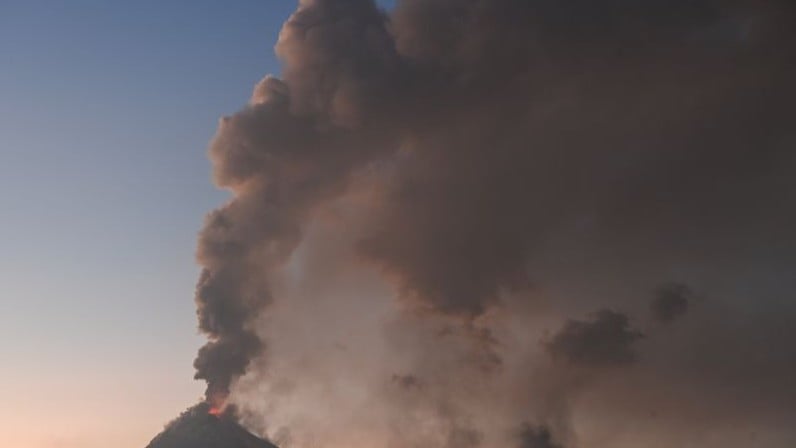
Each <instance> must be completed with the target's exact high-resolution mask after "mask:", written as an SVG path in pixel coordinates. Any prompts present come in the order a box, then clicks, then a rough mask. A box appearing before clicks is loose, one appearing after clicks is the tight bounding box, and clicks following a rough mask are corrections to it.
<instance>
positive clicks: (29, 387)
mask: <svg viewBox="0 0 796 448" xmlns="http://www.w3.org/2000/svg"><path fill="white" fill-rule="evenodd" d="M294 8H295V3H294V2H291V1H283V0H262V1H253V0H247V1H235V2H221V1H204V0H202V1H187V0H185V1H154V0H143V1H136V2H110V1H104V0H93V1H92V0H70V1H68V2H66V1H59V0H51V1H39V0H2V1H0V67H2V69H0V210H2V220H0V230H1V231H0V285H2V289H0V360H2V361H1V362H0V378H2V379H3V381H2V382H0V394H2V395H3V396H4V397H7V398H8V399H9V400H10V402H11V403H10V404H11V406H5V407H3V408H0V421H4V422H7V423H9V424H10V426H13V428H14V429H12V430H11V432H10V433H9V434H7V436H6V440H5V441H4V442H5V443H4V444H8V446H15V447H16V448H32V447H36V448H38V447H42V448H44V447H47V448H49V447H81V448H93V447H99V446H103V447H104V446H107V443H108V438H109V437H113V438H114V439H113V440H114V442H113V445H114V446H119V447H123V448H124V447H131V448H132V447H140V446H143V445H144V444H145V443H146V442H147V441H148V439H149V437H151V436H152V435H154V434H155V433H156V432H157V431H158V430H159V429H160V427H161V425H162V424H163V423H164V422H165V421H166V420H167V419H169V418H171V417H173V416H175V414H176V412H178V411H179V410H181V409H183V408H185V407H187V406H188V405H190V404H191V403H192V401H194V400H195V399H196V398H198V397H199V395H200V393H201V391H202V385H201V384H199V383H196V382H194V381H192V380H191V375H192V373H193V371H192V367H191V362H192V359H193V356H194V354H195V350H196V348H197V347H198V346H199V345H200V344H201V342H202V340H201V338H199V337H198V336H197V335H196V330H195V326H196V322H195V315H194V307H193V298H192V295H193V287H194V281H195V278H196V273H197V268H196V265H195V263H194V259H193V253H194V247H195V237H196V232H197V231H198V229H199V227H200V225H201V221H202V217H203V216H204V214H205V213H206V212H207V211H209V210H210V209H212V208H213V207H215V206H217V205H218V204H220V203H221V202H223V200H224V198H225V193H223V192H219V191H217V190H215V189H214V187H213V186H212V185H211V183H210V180H209V179H210V166H209V163H208V162H207V158H206V156H205V150H206V147H207V142H208V140H209V139H210V138H211V136H212V135H213V133H214V131H215V127H216V123H217V121H218V118H219V117H220V116H221V115H223V114H229V113H232V112H234V111H235V110H237V109H238V108H239V107H240V106H241V105H242V104H244V103H245V102H246V100H247V98H248V96H249V92H250V90H251V87H252V86H253V85H254V83H255V82H256V81H257V80H259V79H260V78H261V77H262V76H263V75H265V74H266V73H278V71H279V68H278V62H277V61H276V60H275V58H274V56H273V45H274V43H275V42H276V39H277V34H278V31H279V28H280V26H281V23H282V22H283V21H284V19H285V18H286V17H287V16H288V15H289V14H290V12H291V11H292V10H293V9H294ZM9 397H10V398H9ZM42 421H46V422H51V424H50V423H48V424H47V425H42V424H41V422H42ZM3 431H4V432H7V430H6V429H5V428H4V430H3Z"/></svg>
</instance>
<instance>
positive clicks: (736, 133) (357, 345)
mask: <svg viewBox="0 0 796 448" xmlns="http://www.w3.org/2000/svg"><path fill="white" fill-rule="evenodd" d="M794 25H796V7H794V4H793V3H792V2H788V1H784V0H781V1H780V0H755V1H751V0H688V1H686V0H670V1H666V2H664V1H658V0H633V1H631V0H603V1H594V0H538V1H528V0H399V1H398V2H397V3H396V5H395V7H394V8H393V9H392V10H390V11H384V10H381V9H380V8H379V7H378V6H377V5H376V4H375V3H374V2H373V1H371V0H302V1H300V2H299V5H298V9H297V11H296V12H295V13H294V14H293V15H292V16H291V17H290V18H289V19H288V20H287V21H286V23H285V25H284V27H283V29H282V32H281V33H280V37H279V41H278V43H277V44H276V48H275V51H276V54H277V55H278V56H279V58H280V59H281V61H282V63H283V67H282V73H281V76H280V77H275V76H268V77H266V78H264V79H263V80H262V81H261V82H260V83H259V84H257V86H256V87H255V89H254V92H253V93H252V97H251V100H250V102H249V104H247V105H246V106H245V107H244V108H243V109H242V110H241V111H239V112H237V113H236V114H234V115H232V116H229V117H225V118H223V119H222V120H221V122H220V124H219V128H218V132H217V134H216V136H215V138H214V139H213V141H212V143H211V145H210V158H211V160H212V162H213V167H214V179H215V182H216V184H217V185H218V186H219V187H221V188H224V189H227V190H229V191H230V192H231V194H232V197H231V199H230V200H229V202H228V203H226V204H225V205H223V206H222V207H221V208H219V209H218V210H216V211H214V212H212V213H211V214H210V215H209V216H208V218H207V219H206V222H205V227H204V229H203V230H202V232H201V234H200V238H199V247H198V251H197V254H198V255H197V257H198V260H199V263H200V265H201V267H202V274H201V276H200V279H199V282H198V285H197V292H196V302H197V307H198V316H199V327H200V329H201V331H202V332H203V333H205V334H206V335H207V336H208V343H207V345H206V346H205V347H203V348H202V349H200V351H199V355H198V357H197V359H196V362H195V366H196V368H197V373H196V377H197V378H199V379H203V380H206V381H207V383H208V389H207V399H208V401H209V402H211V403H220V402H225V401H227V400H229V401H231V402H234V403H235V404H237V405H238V406H240V408H241V412H242V415H245V416H247V417H246V419H247V421H252V422H254V421H255V420H257V419H258V418H259V420H260V421H259V422H254V423H252V425H253V426H257V427H258V428H261V429H262V432H263V433H265V434H270V435H273V434H283V435H284V434H289V437H287V436H286V437H285V440H290V443H291V444H293V445H295V446H296V447H299V448H304V447H307V446H318V445H322V446H329V447H334V446H351V445H357V444H358V445H361V446H387V447H393V446H427V447H445V446H451V444H457V445H462V444H464V445H468V446H473V447H476V446H480V447H486V448H488V447H494V446H505V443H506V440H507V438H510V437H511V436H512V434H513V433H512V432H511V431H507V430H506V429H505V428H508V427H510V426H511V425H516V423H517V422H522V421H528V422H553V423H555V424H554V425H552V426H551V427H550V428H551V429H544V428H547V427H538V428H537V427H529V428H530V432H529V433H528V434H529V435H528V437H527V440H528V441H527V442H522V443H524V445H522V446H551V447H556V446H559V445H562V446H590V447H601V446H611V447H619V448H621V447H626V446H638V445H644V446H648V447H651V448H658V447H661V448H662V447H669V446H686V445H689V444H690V445H695V444H696V445H699V446H705V447H719V446H721V447H722V448H727V447H735V446H745V445H744V444H748V442H750V439H749V437H751V436H750V434H752V433H755V434H758V435H759V434H762V433H764V434H766V435H765V440H762V441H761V440H758V439H755V440H757V442H759V444H762V445H765V446H770V447H783V448H784V447H788V446H793V444H794V443H796V432H794V431H793V429H792V428H793V427H796V425H794V424H793V423H794V422H796V415H794V413H793V409H796V396H794V394H792V393H790V391H792V390H796V388H794V387H793V386H794V385H793V378H796V362H794V359H796V357H794V356H796V353H794V350H793V348H792V347H791V345H792V344H783V343H781V341H787V340H791V339H792V338H793V337H794V336H796V334H794V330H793V329H792V328H793V325H790V323H792V321H793V319H794V318H795V317H796V308H795V307H794V306H793V304H792V301H791V300H789V299H788V298H789V297H790V296H792V292H793V290H794V288H796V284H794V282H793V281H792V278H793V276H792V272H793V269H794V268H796V239H794V238H793V237H792V233H793V228H794V226H796V207H795V206H794V204H796V176H793V173H794V172H796V155H795V154H796V152H794V150H793V149H794V146H795V145H796V134H795V133H794V131H793V124H792V118H791V117H792V108H793V104H794V103H795V100H796V87H794V86H795V85H794V82H793V79H796V64H794V63H793V58H792V54H793V53H794V51H795V50H796V32H794V30H796V26H794ZM671 278H677V279H682V282H683V283H682V284H668V285H667V286H665V287H663V288H662V289H660V290H659V292H658V294H657V296H656V297H655V299H654V300H653V302H652V304H651V305H649V306H650V307H651V308H645V309H643V310H641V312H642V313H651V315H652V318H653V320H654V321H655V322H658V323H666V322H672V321H674V320H678V322H677V325H669V326H667V327H666V331H657V330H656V329H650V330H647V329H645V330H644V334H645V336H644V337H643V338H642V337H641V336H642V335H641V332H640V331H639V330H636V329H634V325H632V324H631V316H638V315H639V314H638V313H637V312H638V311H639V310H638V309H637V305H638V303H639V300H638V298H639V297H647V295H646V294H647V293H646V292H647V291H649V290H650V289H651V288H652V287H654V286H655V285H659V284H661V281H663V280H666V279H671ZM686 284H687V285H689V286H688V287H686V286H684V285H686ZM691 288H693V290H695V291H700V293H701V292H702V291H705V293H706V294H707V295H709V296H710V297H711V298H715V299H711V301H710V303H709V304H708V303H706V304H705V305H704V306H700V307H691V306H690V304H691V302H692V297H693V293H692V292H691V291H692V289H691ZM644 305H645V306H647V305H648V302H647V301H644ZM593 310H601V311H598V312H597V313H595V314H592V315H590V316H589V317H588V318H586V319H581V318H577V316H584V315H586V314H587V313H589V312H592V311H593ZM610 310H622V312H617V311H610ZM686 312H687V313H688V318H687V319H680V317H682V316H683V315H685V313H686ZM573 316H576V317H573ZM556 329H558V330H556ZM550 331H554V333H552V336H549V335H550V334H551V333H550ZM546 335H547V336H546ZM727 341H732V343H728V342H727ZM778 341H779V342H778ZM540 342H541V343H540ZM731 346H732V347H733V348H732V349H731V348H730V347H731ZM562 361H563V362H562ZM598 366H610V367H611V368H610V369H594V368H591V367H598ZM573 367H585V368H574V369H573ZM631 367H632V368H631ZM695 397H698V399H695ZM739 421H743V422H744V425H739V424H737V423H738V422H739ZM545 431H548V432H545ZM755 437H760V436H755ZM319 441H321V442H319ZM757 442H755V443H757ZM514 443H515V444H516V443H517V441H516V440H515V441H514ZM534 444H535V445H534ZM545 444H547V445H545Z"/></svg>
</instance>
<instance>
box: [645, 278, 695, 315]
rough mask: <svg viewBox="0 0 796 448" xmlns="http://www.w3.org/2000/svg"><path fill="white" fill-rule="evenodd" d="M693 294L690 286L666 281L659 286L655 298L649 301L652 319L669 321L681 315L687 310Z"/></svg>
mask: <svg viewBox="0 0 796 448" xmlns="http://www.w3.org/2000/svg"><path fill="white" fill-rule="evenodd" d="M693 295H694V293H693V291H691V288H689V287H688V285H684V284H682V283H667V284H665V285H662V286H660V287H659V288H658V291H657V294H656V295H655V298H654V299H653V300H652V303H650V311H651V312H652V317H653V319H655V320H656V321H658V322H662V323H669V322H672V321H674V320H676V319H678V318H680V317H682V316H683V315H684V314H685V313H687V312H688V306H689V303H690V302H691V301H692V300H693Z"/></svg>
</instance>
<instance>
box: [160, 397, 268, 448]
mask: <svg viewBox="0 0 796 448" xmlns="http://www.w3.org/2000/svg"><path fill="white" fill-rule="evenodd" d="M210 411H211V409H210V406H208V405H207V404H206V403H200V404H198V405H196V406H194V407H192V408H189V409H188V410H187V411H185V412H183V413H182V415H180V416H179V417H178V418H177V419H176V420H174V421H172V422H171V423H169V424H168V425H166V428H165V429H164V430H163V432H161V433H160V434H158V435H157V436H155V438H154V439H152V441H151V442H149V445H147V446H146V448H277V446H276V445H274V444H272V443H271V442H268V441H267V440H263V439H261V438H259V437H257V436H255V435H254V434H252V433H250V432H249V431H247V430H246V429H245V428H244V427H243V426H241V425H239V424H238V423H237V422H236V421H235V420H234V419H233V418H232V417H231V416H228V415H223V414H222V415H213V414H211V413H210Z"/></svg>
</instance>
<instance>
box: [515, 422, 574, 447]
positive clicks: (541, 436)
mask: <svg viewBox="0 0 796 448" xmlns="http://www.w3.org/2000/svg"><path fill="white" fill-rule="evenodd" d="M517 438H518V443H517V447H518V448H563V447H562V446H561V445H559V444H557V443H555V441H554V440H553V435H552V434H551V433H550V429H548V428H547V427H545V426H534V425H529V424H527V423H526V424H524V425H523V427H522V429H521V430H520V432H519V434H518V435H517Z"/></svg>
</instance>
